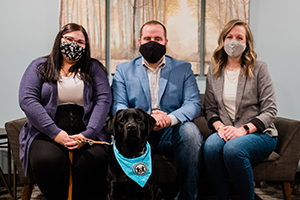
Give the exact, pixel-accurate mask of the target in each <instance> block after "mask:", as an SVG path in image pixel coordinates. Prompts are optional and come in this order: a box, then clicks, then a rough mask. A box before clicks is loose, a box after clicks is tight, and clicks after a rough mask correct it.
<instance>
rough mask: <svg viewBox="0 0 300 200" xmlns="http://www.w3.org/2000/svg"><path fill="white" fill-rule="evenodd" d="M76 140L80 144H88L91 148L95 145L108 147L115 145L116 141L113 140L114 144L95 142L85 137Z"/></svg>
mask: <svg viewBox="0 0 300 200" xmlns="http://www.w3.org/2000/svg"><path fill="white" fill-rule="evenodd" d="M74 140H75V141H76V142H78V143H87V144H89V145H90V146H92V145H93V144H106V145H113V144H114V140H112V142H106V141H95V140H91V139H88V138H85V137H76V138H74Z"/></svg>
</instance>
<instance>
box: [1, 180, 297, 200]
mask: <svg viewBox="0 0 300 200" xmlns="http://www.w3.org/2000/svg"><path fill="white" fill-rule="evenodd" d="M22 190H23V188H22V187H18V188H17V199H21V196H22ZM297 192H298V194H294V195H293V197H292V199H293V200H300V188H298V190H297ZM255 194H256V200H283V194H282V190H281V186H280V184H279V183H262V186H261V188H255ZM4 199H5V200H8V199H10V197H9V194H8V193H7V192H6V191H5V188H4V187H0V200H4ZM216 199H217V198H216V197H215V196H202V197H200V198H199V200H216ZM232 199H233V200H234V197H233V198H232ZM31 200H46V198H44V197H43V195H42V193H41V191H40V190H39V188H38V187H37V186H35V187H34V190H33V193H32V196H31Z"/></svg>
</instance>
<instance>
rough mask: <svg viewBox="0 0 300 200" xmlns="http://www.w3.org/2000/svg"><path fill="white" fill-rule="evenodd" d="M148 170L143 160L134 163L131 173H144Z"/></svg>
mask: <svg viewBox="0 0 300 200" xmlns="http://www.w3.org/2000/svg"><path fill="white" fill-rule="evenodd" d="M147 172H148V166H147V165H146V164H145V163H143V162H138V163H135V164H134V166H133V173H134V174H136V175H141V176H142V175H145V174H147Z"/></svg>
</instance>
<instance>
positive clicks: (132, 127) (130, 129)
mask: <svg viewBox="0 0 300 200" xmlns="http://www.w3.org/2000/svg"><path fill="white" fill-rule="evenodd" d="M126 128H127V130H128V131H134V130H135V129H136V127H135V126H134V125H133V124H128V125H127V127H126Z"/></svg>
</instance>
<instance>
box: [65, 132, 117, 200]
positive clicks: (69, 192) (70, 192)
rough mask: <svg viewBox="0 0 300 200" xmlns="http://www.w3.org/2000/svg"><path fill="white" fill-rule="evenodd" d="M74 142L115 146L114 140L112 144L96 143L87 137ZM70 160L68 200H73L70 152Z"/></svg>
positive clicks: (78, 138)
mask: <svg viewBox="0 0 300 200" xmlns="http://www.w3.org/2000/svg"><path fill="white" fill-rule="evenodd" d="M74 140H75V141H76V142H78V143H87V144H89V145H90V146H92V145H93V144H106V145H113V144H114V140H112V142H106V141H95V140H91V139H88V138H85V137H77V138H74ZM69 159H70V171H69V191H68V200H72V190H73V180H72V179H73V178H72V176H73V169H72V165H73V151H69Z"/></svg>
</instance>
